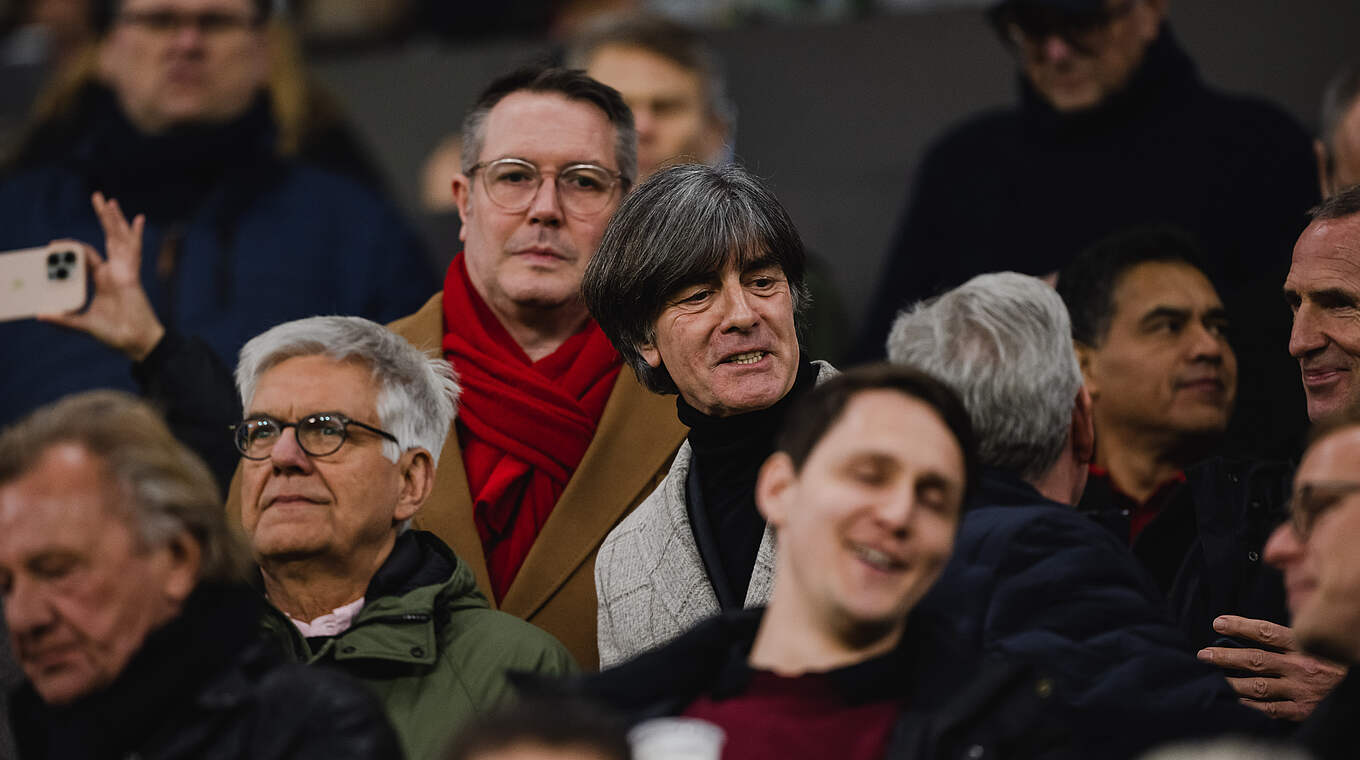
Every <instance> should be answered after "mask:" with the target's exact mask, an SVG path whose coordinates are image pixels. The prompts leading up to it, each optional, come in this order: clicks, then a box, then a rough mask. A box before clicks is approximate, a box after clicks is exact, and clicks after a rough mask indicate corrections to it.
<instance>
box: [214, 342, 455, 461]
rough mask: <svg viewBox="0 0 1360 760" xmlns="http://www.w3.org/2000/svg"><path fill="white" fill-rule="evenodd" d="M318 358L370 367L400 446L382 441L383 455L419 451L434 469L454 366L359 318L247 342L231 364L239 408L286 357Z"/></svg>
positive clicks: (449, 415) (449, 413) (451, 405)
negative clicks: (423, 453) (264, 375)
mask: <svg viewBox="0 0 1360 760" xmlns="http://www.w3.org/2000/svg"><path fill="white" fill-rule="evenodd" d="M318 355H319V356H326V357H329V358H331V359H334V360H336V361H351V360H352V361H359V362H363V363H364V364H366V365H368V367H369V368H370V369H372V371H373V379H374V380H376V381H377V383H378V424H379V425H380V426H381V427H382V428H383V429H384V430H386V431H387V432H389V433H391V434H392V435H393V436H395V437H396V439H397V441H398V442H399V443H392V442H391V441H388V440H384V441H383V449H382V451H383V456H385V457H387V458H388V459H390V460H392V461H393V462H395V461H397V459H399V458H400V457H401V454H402V452H403V451H410V450H411V449H416V448H420V449H425V450H426V451H428V452H430V458H431V459H433V460H434V463H435V464H438V463H439V452H440V450H441V449H443V447H444V438H445V437H446V436H447V435H448V433H449V425H451V424H452V423H453V415H454V412H455V411H456V408H457V404H458V394H459V387H458V380H457V378H456V377H455V376H454V372H453V367H451V366H449V363H448V362H447V361H445V360H444V358H443V357H434V356H427V355H426V354H424V353H423V352H421V351H420V350H419V349H417V348H416V347H415V346H413V345H411V344H410V343H409V342H407V340H406V339H405V338H403V337H401V336H400V335H397V334H396V333H394V332H392V331H390V330H388V329H387V328H385V327H383V326H382V325H380V324H378V323H376V322H371V321H369V320H367V319H363V318H362V317H308V318H306V319H298V320H294V321H292V322H284V323H283V324H281V325H278V326H276V327H272V328H270V329H269V330H266V331H265V332H262V333H260V334H259V335H256V336H255V337H254V338H251V339H250V341H249V342H247V343H246V344H245V346H243V347H242V348H241V359H240V361H239V362H238V363H237V365H236V388H237V390H239V391H240V392H241V405H242V408H245V409H249V408H250V402H251V399H253V398H254V396H255V386H256V385H257V384H258V383H259V381H260V375H262V374H264V373H265V372H266V371H267V370H269V369H270V368H271V367H273V366H275V365H277V364H279V363H281V362H283V361H284V360H286V359H292V358H294V357H299V356H318ZM317 382H325V380H324V379H323V378H318V379H317ZM316 411H323V410H320V409H318V410H316Z"/></svg>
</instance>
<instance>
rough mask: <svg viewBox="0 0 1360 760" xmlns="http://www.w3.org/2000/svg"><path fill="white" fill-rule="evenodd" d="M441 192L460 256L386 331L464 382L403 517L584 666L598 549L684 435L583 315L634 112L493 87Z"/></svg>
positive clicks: (467, 128) (631, 142)
mask: <svg viewBox="0 0 1360 760" xmlns="http://www.w3.org/2000/svg"><path fill="white" fill-rule="evenodd" d="M462 145H463V155H462V165H463V167H465V169H464V171H463V173H461V174H459V175H457V176H456V177H455V178H454V180H453V187H452V189H453V196H454V200H455V201H456V202H457V204H458V213H459V215H460V216H461V217H462V224H463V226H462V230H461V232H460V233H459V236H460V238H461V239H462V241H463V243H464V249H463V251H462V253H460V254H459V255H458V256H457V257H455V258H454V260H453V262H452V264H451V265H450V266H449V270H448V275H447V277H446V278H445V282H444V288H443V291H442V292H440V293H438V294H436V295H435V296H434V297H433V298H432V299H430V301H429V302H428V303H427V304H426V305H425V306H424V307H423V308H422V309H421V310H420V311H419V312H417V313H416V314H414V315H412V316H411V317H409V318H406V319H403V320H400V321H398V322H396V323H394V324H393V325H392V329H393V330H395V331H396V332H397V333H398V334H400V335H403V336H405V337H406V338H408V339H409V340H410V341H411V342H412V343H414V344H415V345H418V346H426V347H433V346H438V347H440V350H441V353H442V355H443V356H445V357H446V358H447V359H448V360H449V361H450V363H452V364H453V366H454V368H455V369H456V370H457V372H458V375H459V377H460V379H461V382H462V384H463V389H464V390H463V402H462V410H461V411H460V413H459V415H458V420H457V423H456V424H455V426H454V427H452V428H451V429H450V430H449V435H448V441H447V443H446V444H445V445H446V450H447V451H448V454H447V455H446V457H445V463H446V464H445V466H444V467H443V468H441V471H440V473H439V477H438V478H437V479H436V480H435V486H434V492H433V494H432V495H431V498H430V501H431V504H430V508H429V509H427V510H425V512H424V513H423V514H421V515H420V516H418V517H417V518H416V524H417V525H418V526H419V527H422V528H425V529H427V530H431V531H433V532H434V533H436V534H438V535H439V536H440V537H442V538H443V539H444V540H445V541H448V542H449V544H450V545H451V546H452V547H453V548H454V550H455V551H456V552H457V554H458V556H459V557H461V558H462V559H463V561H465V562H467V563H468V564H469V565H470V566H471V567H472V568H473V571H474V572H475V574H476V577H477V579H478V583H479V584H480V586H481V588H482V590H483V592H484V593H485V594H486V596H487V598H488V599H489V600H491V601H492V603H493V604H494V605H496V606H497V607H499V608H500V609H502V610H504V611H506V612H509V613H511V614H513V615H516V616H518V617H521V618H524V619H526V620H528V621H529V622H531V623H534V624H536V625H538V626H540V627H542V628H544V629H546V630H547V631H548V632H549V633H552V634H553V635H554V636H556V637H557V638H558V639H560V640H561V641H562V642H563V643H564V644H565V645H566V646H567V649H569V650H570V651H571V652H572V654H573V655H575V656H576V658H577V660H578V661H579V662H580V663H581V665H582V666H584V667H586V668H590V669H593V668H595V667H596V662H597V652H596V641H595V613H596V598H595V582H594V564H595V554H596V552H597V551H598V549H599V546H600V543H601V542H602V541H603V540H604V537H605V535H606V534H608V533H609V531H610V529H611V528H613V527H614V525H616V524H617V523H618V522H619V521H620V520H621V519H623V517H624V516H625V515H626V514H628V512H629V511H631V510H632V509H633V508H634V507H635V506H637V504H638V503H639V502H641V501H642V500H643V498H645V497H646V496H647V495H648V494H649V493H650V492H651V491H652V489H653V488H654V487H655V486H656V484H657V483H658V482H659V481H660V480H661V478H662V477H663V476H664V475H665V473H666V468H667V466H668V464H669V462H670V459H671V457H672V456H673V455H674V453H675V450H676V449H677V448H678V447H679V445H680V442H681V441H682V440H683V438H684V427H683V426H682V425H681V424H680V422H679V421H678V420H677V419H676V417H675V411H674V406H673V402H671V401H670V400H669V399H667V398H665V397H662V396H658V395H655V394H652V393H651V392H649V391H648V390H646V389H645V388H644V387H643V386H642V385H641V384H640V383H639V382H638V380H637V378H636V376H634V374H633V372H632V371H631V370H622V371H621V367H622V363H621V359H620V357H619V355H618V353H617V352H616V351H615V350H614V348H613V347H612V346H611V345H610V343H609V340H608V338H606V337H605V334H604V333H603V332H602V331H601V330H600V328H599V326H598V325H596V324H595V322H594V320H592V319H591V318H590V314H589V312H588V311H587V310H586V306H585V303H584V302H583V301H582V299H581V277H582V274H583V272H584V271H585V267H586V262H588V261H589V260H590V257H591V256H592V255H593V254H594V253H595V249H596V247H597V246H598V245H599V242H600V238H601V236H602V235H603V234H604V229H605V224H606V223H607V222H608V221H609V217H610V215H611V214H612V213H613V211H614V209H615V208H617V207H618V205H619V201H620V200H621V199H622V197H623V195H624V193H625V192H627V191H628V189H629V186H630V185H631V184H632V182H633V180H634V177H635V176H636V174H637V141H636V138H635V136H634V129H633V117H632V114H631V113H630V112H629V110H628V107H627V106H626V105H625V104H624V102H623V99H622V98H621V97H620V96H619V94H618V93H617V92H616V91H614V90H613V89H611V88H609V87H606V86H605V85H602V84H600V83H599V82H597V81H595V80H593V79H590V78H589V77H587V76H586V75H585V74H583V73H582V72H579V71H571V70H566V69H552V68H529V69H522V70H519V71H516V72H513V73H511V74H508V75H506V76H504V77H502V78H500V79H497V80H496V81H494V82H492V83H491V84H490V85H489V86H488V87H487V89H486V90H485V91H484V92H483V93H482V95H481V96H480V97H479V98H478V100H477V102H476V104H475V105H474V106H473V108H472V109H471V111H470V112H469V113H468V116H467V118H466V120H465V121H464V124H463V135H462Z"/></svg>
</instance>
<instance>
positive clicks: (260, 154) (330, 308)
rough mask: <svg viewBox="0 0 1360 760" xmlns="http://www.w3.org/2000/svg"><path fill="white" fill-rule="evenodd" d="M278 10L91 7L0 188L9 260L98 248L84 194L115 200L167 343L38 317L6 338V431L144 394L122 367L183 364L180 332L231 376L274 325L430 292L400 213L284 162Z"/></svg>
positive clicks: (243, 1) (110, 3)
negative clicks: (53, 244)
mask: <svg viewBox="0 0 1360 760" xmlns="http://www.w3.org/2000/svg"><path fill="white" fill-rule="evenodd" d="M269 8H270V3H268V2H266V0H121V1H120V0H106V1H105V2H101V3H99V4H98V5H97V6H96V8H95V10H96V16H95V20H96V24H95V28H96V30H97V32H98V35H99V41H98V44H97V46H96V47H95V48H94V49H93V50H92V51H91V53H90V55H89V57H88V61H87V65H85V66H84V67H83V68H79V69H78V70H75V71H73V72H72V73H71V75H70V76H69V77H68V78H66V79H63V80H62V81H60V82H57V83H55V85H54V88H53V91H52V92H51V94H50V95H51V96H50V98H48V99H47V100H46V102H45V103H44V104H43V106H42V108H40V111H39V115H38V117H37V120H36V121H35V123H34V125H33V127H32V129H31V131H30V133H29V134H30V137H31V139H30V140H29V141H28V142H27V143H26V144H25V145H24V146H23V147H21V150H20V152H19V154H18V155H17V156H16V158H15V161H14V162H13V163H12V165H11V170H10V173H9V174H7V175H6V177H5V179H3V180H0V206H2V207H3V209H4V211H3V213H2V214H0V249H10V248H21V247H30V246H38V245H45V244H46V243H48V242H49V241H51V240H53V239H55V238H74V239H77V240H86V241H91V240H96V239H99V238H100V237H102V235H100V234H99V232H100V220H99V217H98V215H97V214H96V212H95V211H94V210H92V209H91V207H90V202H89V198H90V196H91V194H92V193H94V192H102V193H104V194H105V195H106V196H107V197H111V198H117V200H118V201H119V203H120V205H121V208H122V209H123V210H124V211H125V212H126V216H127V217H129V218H135V217H136V216H143V217H144V218H145V222H144V224H145V250H146V251H147V255H146V256H144V257H142V261H141V262H140V270H139V272H138V275H139V279H140V285H141V288H142V289H143V291H144V292H145V294H146V297H147V299H148V301H149V303H150V305H151V307H152V309H153V311H154V314H155V315H156V317H157V319H158V320H159V322H160V324H161V325H162V326H163V328H164V332H163V334H161V335H160V336H159V337H158V338H157V339H156V340H148V341H142V342H138V343H136V344H132V343H129V344H127V345H120V346H118V347H117V348H112V347H109V346H105V345H101V344H100V341H101V340H105V339H106V338H107V337H108V336H101V335H99V334H98V331H97V326H95V327H96V329H95V330H94V332H96V334H95V335H94V336H90V335H82V334H78V333H76V332H68V331H64V330H61V329H59V328H57V327H54V326H53V325H50V324H41V323H35V322H32V321H18V322H13V323H7V324H5V325H3V326H0V361H4V362H5V363H6V364H7V366H9V367H11V370H10V371H8V372H6V373H5V376H4V379H3V380H0V391H2V392H3V393H2V394H0V395H2V396H3V401H0V422H2V421H5V420H9V419H13V418H14V417H15V416H17V415H19V414H21V413H23V412H24V411H25V410H27V409H30V408H32V407H34V406H36V405H38V404H40V403H43V402H45V401H48V400H50V399H53V398H56V397H59V396H61V395H63V394H65V393H69V392H71V391H74V390H78V389H81V388H89V387H95V386H99V387H115V388H125V389H133V388H134V387H135V383H134V377H133V374H132V373H130V372H129V371H128V370H129V360H132V362H134V363H145V362H147V361H150V362H152V363H155V362H157V361H158V357H157V356H155V355H153V354H154V353H155V352H156V350H157V349H160V350H161V354H162V356H161V357H159V358H162V359H163V358H164V356H166V355H174V354H176V353H177V350H178V348H180V345H178V344H180V343H182V340H181V338H183V336H195V337H196V338H197V339H201V340H202V341H203V342H204V343H205V344H206V345H207V347H209V348H210V349H211V351H212V352H213V353H214V354H215V355H216V356H217V357H218V358H219V360H221V361H223V362H224V363H228V364H229V363H230V362H231V360H232V359H233V358H234V357H235V355H236V351H237V350H238V349H239V347H240V346H241V344H243V343H244V342H245V341H246V339H248V338H249V337H251V336H252V335H255V334H257V333H259V332H261V331H262V330H264V329H266V328H268V327H269V326H271V325H274V324H277V323H278V322H281V321H286V320H288V319H292V318H295V317H298V316H302V315H305V314H314V313H318V312H321V313H353V314H361V315H367V316H371V317H376V318H380V319H391V318H394V317H396V316H398V315H400V314H402V313H404V312H406V311H409V310H410V309H411V308H414V307H415V306H416V305H417V304H419V302H420V298H421V297H422V295H423V293H424V292H428V290H427V288H428V287H429V285H428V283H429V282H430V281H431V280H432V277H431V276H430V273H429V271H428V270H427V269H426V267H425V264H424V262H423V261H422V258H421V255H420V253H419V247H418V244H417V242H416V240H415V239H414V237H413V235H412V233H411V231H410V230H409V228H408V227H407V226H406V225H405V224H404V223H403V222H402V221H401V220H400V218H399V217H398V216H397V214H396V213H395V211H394V210H393V209H392V208H391V207H389V206H388V205H387V204H386V203H385V202H383V201H381V200H380V199H379V198H378V197H377V196H376V195H374V194H373V192H372V191H371V189H369V188H366V187H364V186H362V185H361V184H359V183H357V182H355V181H353V180H350V179H346V178H343V177H341V176H339V175H337V174H333V173H331V172H328V171H323V170H320V169H317V168H314V167H312V166H309V165H306V164H304V163H300V162H298V161H295V160H292V159H290V158H288V157H287V156H286V155H284V151H283V150H282V146H283V144H284V143H285V142H286V141H287V138H288V137H289V135H292V136H293V137H298V136H297V135H296V134H293V133H292V132H291V131H285V126H286V124H287V123H288V122H286V121H284V120H281V117H280V113H281V112H280V111H279V110H277V109H275V108H274V107H273V104H272V102H271V98H270V91H269V89H268V88H267V82H268V79H269V77H270V73H271V61H272V60H273V58H274V56H273V55H272V52H273V50H274V48H273V47H271V44H270V41H269V36H268V24H267V20H268V13H269ZM298 123H299V124H300V123H301V122H298ZM295 126H296V125H295ZM298 139H300V138H298ZM300 144H301V143H300V142H299V143H295V144H294V147H295V148H296V147H297V146H298V145H300ZM96 266H97V265H96Z"/></svg>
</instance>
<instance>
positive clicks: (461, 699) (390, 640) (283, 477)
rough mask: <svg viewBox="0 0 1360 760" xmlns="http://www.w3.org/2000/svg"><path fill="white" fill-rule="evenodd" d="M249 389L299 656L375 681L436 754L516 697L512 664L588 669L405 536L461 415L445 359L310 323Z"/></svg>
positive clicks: (249, 457) (266, 534)
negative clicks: (476, 719) (471, 722)
mask: <svg viewBox="0 0 1360 760" xmlns="http://www.w3.org/2000/svg"><path fill="white" fill-rule="evenodd" d="M237 386H238V388H239V389H240V393H241V402H242V404H243V407H244V409H245V419H244V420H243V421H242V422H241V423H240V424H238V425H236V426H235V430H234V435H235V438H234V440H235V443H236V447H237V449H238V450H239V451H240V452H241V456H242V458H243V459H242V463H241V470H240V478H239V480H240V496H241V525H242V527H244V529H245V533H246V536H247V537H248V538H249V540H250V544H251V548H252V550H253V552H254V556H255V560H256V562H257V563H258V564H259V567H260V580H261V582H262V584H263V589H264V592H265V595H266V596H267V597H268V599H269V601H270V603H271V604H272V605H273V606H274V608H276V609H277V611H278V612H279V613H281V614H276V615H274V616H272V617H271V618H270V619H269V620H268V621H267V627H268V628H269V629H270V630H271V631H272V632H273V633H275V634H277V635H278V636H279V637H281V638H282V639H283V640H284V641H286V642H287V648H288V650H289V651H290V652H291V653H292V655H293V657H294V658H295V659H296V660H298V661H300V662H307V663H315V664H323V665H325V666H327V667H332V668H336V669H339V670H342V671H345V672H347V673H349V674H351V675H353V676H354V677H356V678H358V679H359V680H361V681H363V682H365V683H367V684H369V685H370V686H371V687H372V688H373V689H374V691H376V692H377V694H378V695H379V697H380V698H381V699H382V701H383V703H384V705H385V706H386V708H387V712H388V716H389V718H390V719H391V721H392V725H393V726H394V727H395V728H396V730H397V735H398V737H399V738H400V739H401V742H402V747H403V749H404V750H405V753H406V756H407V757H409V758H411V759H412V760H420V759H421V758H433V757H435V756H437V755H438V754H439V752H440V750H441V749H442V747H443V746H444V744H446V743H447V741H448V739H449V737H450V736H451V735H452V734H453V733H454V732H455V731H456V730H457V729H458V728H459V726H460V725H461V724H462V722H463V721H465V720H466V719H468V718H470V717H472V716H473V715H475V714H478V713H482V712H485V711H488V710H490V709H492V708H494V707H495V706H497V705H499V704H500V703H502V702H504V701H505V700H507V699H509V698H510V696H511V687H510V684H509V682H508V680H507V673H508V672H509V671H532V672H538V673H545V674H560V673H566V672H571V671H574V670H575V666H574V664H573V663H572V660H571V656H570V655H569V654H568V653H567V651H566V650H565V649H564V648H563V647H562V645H561V644H559V643H558V642H556V641H554V640H553V638H552V637H551V636H549V635H548V634H546V633H544V632H543V631H541V630H539V629H537V628H535V627H534V626H532V625H529V624H527V623H525V622H523V621H521V620H517V619H515V618H514V617H512V616H510V615H507V614H504V613H502V612H497V611H494V610H491V609H490V608H489V607H488V605H487V602H486V599H485V598H484V597H483V595H482V593H481V592H480V591H479V590H478V588H477V581H476V579H475V578H474V577H473V571H472V569H471V568H470V567H469V566H468V564H467V563H466V562H464V561H462V560H461V559H460V558H459V557H458V556H456V555H455V554H454V553H453V552H452V551H451V550H450V549H449V547H448V545H447V544H445V543H444V542H443V541H441V540H439V538H438V537H436V536H435V535H434V534H432V533H427V532H425V531H421V530H409V529H407V528H408V526H409V524H410V522H411V519H412V518H413V517H414V516H415V515H416V514H418V512H419V511H420V509H421V507H422V506H423V505H424V504H425V502H426V500H427V499H428V498H429V496H430V493H431V490H432V489H433V488H434V479H435V467H436V464H437V462H438V459H439V454H440V450H441V448H442V447H443V446H442V444H443V442H444V437H445V434H446V432H447V430H448V429H449V425H450V423H451V422H452V419H453V415H454V405H455V403H456V401H457V397H458V393H459V388H458V384H457V383H456V381H455V380H454V378H453V375H452V373H451V371H450V369H449V365H448V362H446V361H444V359H443V358H435V357H428V356H426V355H425V354H423V353H422V352H421V351H419V350H418V349H416V348H415V347H414V346H412V345H411V344H409V343H408V342H407V341H405V340H404V339H402V338H401V337H399V336H397V335H394V334H392V333H391V332H389V331H388V330H386V329H384V328H383V327H382V326H381V325H378V324H376V323H373V322H369V321H368V320H366V319H361V318H358V317H312V318H308V319H301V320H297V321H294V322H287V323H284V324H282V325H279V326H278V327H275V328H273V329H271V330H269V331H267V332H265V333H263V334H261V335H259V336H257V337H255V338H253V339H251V341H250V342H249V343H247V344H246V345H245V347H244V348H243V349H242V350H241V361H240V365H239V367H238V370H237Z"/></svg>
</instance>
